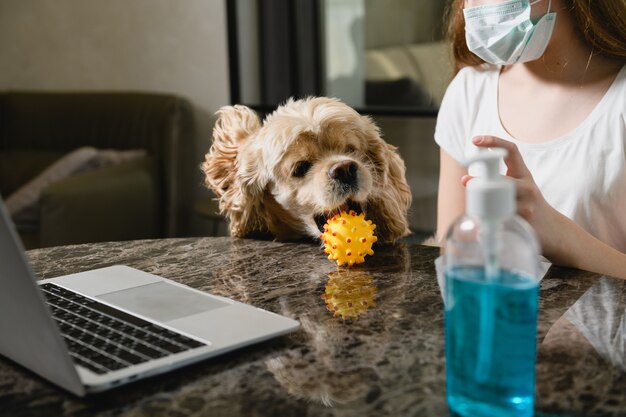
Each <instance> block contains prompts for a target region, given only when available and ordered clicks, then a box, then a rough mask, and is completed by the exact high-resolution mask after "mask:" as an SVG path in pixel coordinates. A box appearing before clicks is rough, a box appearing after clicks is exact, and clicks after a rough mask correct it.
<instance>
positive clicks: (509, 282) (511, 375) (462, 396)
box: [445, 267, 539, 417]
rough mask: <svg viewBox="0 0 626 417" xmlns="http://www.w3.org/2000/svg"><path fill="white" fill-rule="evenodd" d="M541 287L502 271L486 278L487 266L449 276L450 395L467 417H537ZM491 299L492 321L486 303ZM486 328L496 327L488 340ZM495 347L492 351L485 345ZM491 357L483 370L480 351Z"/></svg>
mask: <svg viewBox="0 0 626 417" xmlns="http://www.w3.org/2000/svg"><path fill="white" fill-rule="evenodd" d="M538 291H539V288H538V284H537V281H536V280H535V278H534V277H529V276H524V275H520V274H515V273H512V272H510V271H506V270H501V271H500V274H499V276H497V277H495V279H493V277H492V278H491V279H487V277H486V276H485V271H484V268H482V267H461V268H452V269H450V270H449V271H448V273H447V274H446V293H447V294H448V295H447V299H446V310H445V321H446V329H445V337H446V391H447V400H448V405H449V407H450V408H451V409H452V410H454V411H455V412H457V413H458V414H460V415H462V416H490V417H491V416H498V417H526V416H532V415H533V408H534V390H535V357H536V331H537V299H538ZM486 298H489V299H490V300H491V301H492V302H491V306H490V307H491V309H492V314H493V316H492V317H491V318H490V319H489V320H485V319H484V317H482V313H481V311H482V310H481V303H484V300H485V299H486ZM484 326H493V329H492V334H493V335H494V337H492V338H491V340H485V338H484V337H482V335H483V334H484ZM485 342H491V346H485V345H484V343H485ZM481 351H488V352H490V357H489V358H488V361H487V365H481V364H480V362H481V359H480V354H481V353H480V352H481Z"/></svg>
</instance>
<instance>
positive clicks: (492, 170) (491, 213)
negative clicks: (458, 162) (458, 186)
mask: <svg viewBox="0 0 626 417" xmlns="http://www.w3.org/2000/svg"><path fill="white" fill-rule="evenodd" d="M506 155H507V152H506V150H504V149H502V148H493V149H489V150H484V151H483V150H481V151H479V152H478V153H477V154H476V155H474V156H472V157H470V158H468V159H467V160H466V161H465V165H466V166H470V165H473V164H482V165H483V166H484V167H485V169H484V173H485V175H484V176H480V177H476V178H474V179H472V180H471V181H470V182H469V183H468V184H467V191H466V200H467V202H466V203H467V213H468V214H469V215H471V216H475V217H479V218H481V219H487V220H496V219H500V218H503V217H507V216H510V215H512V214H514V213H515V184H513V181H512V180H511V179H509V178H507V177H505V176H504V175H501V174H500V172H499V167H500V160H501V158H504V157H506Z"/></svg>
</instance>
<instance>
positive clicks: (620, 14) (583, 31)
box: [446, 0, 626, 74]
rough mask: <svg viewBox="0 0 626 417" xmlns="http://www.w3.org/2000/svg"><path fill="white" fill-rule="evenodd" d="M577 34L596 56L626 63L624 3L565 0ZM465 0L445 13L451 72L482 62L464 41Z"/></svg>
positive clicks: (458, 0) (620, 0) (457, 1)
mask: <svg viewBox="0 0 626 417" xmlns="http://www.w3.org/2000/svg"><path fill="white" fill-rule="evenodd" d="M565 1H566V5H567V9H568V11H569V13H570V14H571V16H572V18H573V19H574V22H575V24H576V30H577V32H578V35H579V36H580V37H581V39H583V41H584V42H585V43H586V44H587V45H589V47H590V48H591V49H592V50H593V51H594V53H596V54H600V55H603V56H605V57H607V58H612V59H616V60H618V61H622V62H626V1H624V0H565ZM464 4H465V2H464V0H452V2H451V4H450V7H449V8H448V11H447V17H446V19H447V22H448V24H447V27H446V38H447V39H448V40H450V41H451V42H452V56H453V58H454V73H455V74H456V73H457V72H459V70H460V69H461V68H463V67H467V66H475V65H480V64H482V63H484V61H483V60H482V59H480V58H479V57H477V56H476V55H474V54H473V53H472V52H470V50H469V49H468V48H467V44H466V42H465V21H464V19H463V6H464Z"/></svg>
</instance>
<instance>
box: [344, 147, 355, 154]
mask: <svg viewBox="0 0 626 417" xmlns="http://www.w3.org/2000/svg"><path fill="white" fill-rule="evenodd" d="M344 152H345V153H352V152H356V149H355V148H354V146H351V145H348V146H346V148H345V149H344Z"/></svg>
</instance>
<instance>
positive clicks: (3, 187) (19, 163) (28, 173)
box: [0, 149, 67, 199]
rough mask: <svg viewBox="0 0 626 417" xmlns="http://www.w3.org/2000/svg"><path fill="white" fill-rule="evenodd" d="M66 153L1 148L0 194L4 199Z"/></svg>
mask: <svg viewBox="0 0 626 417" xmlns="http://www.w3.org/2000/svg"><path fill="white" fill-rule="evenodd" d="M66 153H67V152H64V151H48V150H31V149H2V150H1V151H0V194H2V197H3V198H5V199H6V198H7V197H8V196H9V195H11V194H12V193H13V192H15V191H16V190H17V189H18V188H20V187H21V186H23V185H24V184H26V183H27V182H28V181H30V180H32V179H33V178H35V177H36V176H37V175H38V174H40V173H41V172H42V171H43V170H44V169H46V167H48V166H50V165H52V164H53V163H54V162H55V161H57V160H58V159H60V158H61V157H62V156H63V155H65V154H66Z"/></svg>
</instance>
